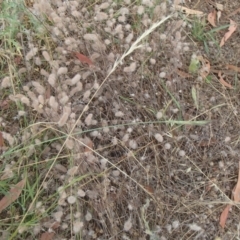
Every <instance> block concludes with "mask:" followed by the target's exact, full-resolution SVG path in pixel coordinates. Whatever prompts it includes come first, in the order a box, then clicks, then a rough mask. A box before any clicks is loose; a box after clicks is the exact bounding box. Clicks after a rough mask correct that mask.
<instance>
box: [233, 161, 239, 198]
mask: <svg viewBox="0 0 240 240" xmlns="http://www.w3.org/2000/svg"><path fill="white" fill-rule="evenodd" d="M233 200H234V201H235V202H240V161H239V167H238V181H237V184H236V187H235V188H234V189H233Z"/></svg>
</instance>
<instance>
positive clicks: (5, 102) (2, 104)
mask: <svg viewBox="0 0 240 240" xmlns="http://www.w3.org/2000/svg"><path fill="white" fill-rule="evenodd" d="M9 103H10V100H9V99H5V100H2V101H0V109H1V110H4V109H8V108H9Z"/></svg>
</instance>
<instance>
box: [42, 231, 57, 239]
mask: <svg viewBox="0 0 240 240" xmlns="http://www.w3.org/2000/svg"><path fill="white" fill-rule="evenodd" d="M54 235H55V233H54V232H45V233H42V235H41V237H40V240H52V239H53V237H54Z"/></svg>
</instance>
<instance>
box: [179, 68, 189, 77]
mask: <svg viewBox="0 0 240 240" xmlns="http://www.w3.org/2000/svg"><path fill="white" fill-rule="evenodd" d="M177 74H178V75H179V76H180V77H182V78H191V77H192V75H190V74H189V73H186V72H184V71H181V70H179V69H177Z"/></svg>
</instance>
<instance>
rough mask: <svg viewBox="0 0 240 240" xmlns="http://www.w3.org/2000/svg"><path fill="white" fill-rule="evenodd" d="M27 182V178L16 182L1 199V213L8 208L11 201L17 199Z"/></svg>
mask: <svg viewBox="0 0 240 240" xmlns="http://www.w3.org/2000/svg"><path fill="white" fill-rule="evenodd" d="M25 183H26V179H23V180H21V181H20V182H19V183H18V184H16V185H15V186H14V187H13V188H12V189H11V190H10V191H9V193H7V195H6V196H5V197H3V198H2V200H1V201H0V213H1V212H2V211H3V210H4V209H5V208H7V207H8V206H9V205H10V204H11V203H13V202H14V201H16V200H17V199H18V197H19V196H20V194H21V192H22V190H23V187H24V185H25Z"/></svg>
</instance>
